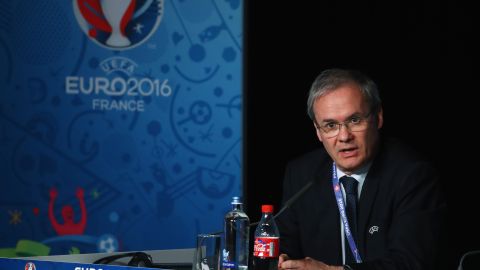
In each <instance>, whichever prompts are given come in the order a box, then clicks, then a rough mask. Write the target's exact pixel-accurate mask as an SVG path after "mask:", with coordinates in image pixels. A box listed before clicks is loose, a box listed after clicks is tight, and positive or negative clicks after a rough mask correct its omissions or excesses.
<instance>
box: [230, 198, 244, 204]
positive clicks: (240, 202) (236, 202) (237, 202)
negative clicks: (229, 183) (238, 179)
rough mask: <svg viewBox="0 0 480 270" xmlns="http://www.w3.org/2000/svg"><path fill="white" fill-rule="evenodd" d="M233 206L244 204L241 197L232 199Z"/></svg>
mask: <svg viewBox="0 0 480 270" xmlns="http://www.w3.org/2000/svg"><path fill="white" fill-rule="evenodd" d="M232 204H242V201H241V200H240V197H233V198H232Z"/></svg>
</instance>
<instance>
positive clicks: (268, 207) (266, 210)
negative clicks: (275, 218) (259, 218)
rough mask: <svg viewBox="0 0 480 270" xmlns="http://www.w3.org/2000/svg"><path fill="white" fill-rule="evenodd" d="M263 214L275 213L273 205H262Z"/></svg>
mask: <svg viewBox="0 0 480 270" xmlns="http://www.w3.org/2000/svg"><path fill="white" fill-rule="evenodd" d="M262 213H273V205H271V204H264V205H262Z"/></svg>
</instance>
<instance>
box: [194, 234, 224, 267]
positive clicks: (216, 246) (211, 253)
mask: <svg viewBox="0 0 480 270" xmlns="http://www.w3.org/2000/svg"><path fill="white" fill-rule="evenodd" d="M220 243H221V237H220V235H219V234H199V235H197V247H196V249H195V255H194V258H193V264H192V270H220Z"/></svg>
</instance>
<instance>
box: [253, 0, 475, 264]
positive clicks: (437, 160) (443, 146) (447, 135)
mask: <svg viewBox="0 0 480 270" xmlns="http://www.w3.org/2000/svg"><path fill="white" fill-rule="evenodd" d="M282 2H283V3H281V4H280V3H279V2H278V1H261V0H256V1H247V2H246V3H245V6H246V7H245V24H246V25H245V29H246V31H245V37H244V40H245V44H244V48H245V53H244V56H245V58H244V61H245V70H244V74H245V83H244V93H245V95H244V96H245V98H244V112H245V123H244V130H245V134H244V135H245V138H244V145H245V152H244V165H245V170H244V177H245V183H246V194H247V205H246V206H247V214H248V215H249V217H250V219H251V220H252V221H257V220H258V219H259V218H260V205H261V204H266V203H271V204H274V205H275V207H276V209H277V210H278V208H279V207H280V200H281V192H282V187H281V185H282V180H283V173H284V168H285V165H286V163H287V161H288V160H290V159H292V158H294V157H296V156H298V155H301V154H302V153H304V152H307V151H310V150H311V149H313V148H315V147H320V145H321V144H320V142H318V141H317V139H316V136H315V132H314V129H313V126H312V123H311V122H310V120H309V118H308V117H307V114H306V96H307V92H308V89H309V87H310V85H311V83H312V82H313V80H314V79H315V77H316V76H317V75H318V74H319V73H320V72H321V71H322V70H323V69H325V68H331V67H340V68H354V69H359V70H361V71H363V72H364V73H366V74H367V75H369V76H370V77H371V78H372V79H374V80H375V81H376V82H377V84H378V86H379V88H380V91H381V96H382V99H383V106H384V119H385V125H384V128H383V129H382V133H383V134H384V135H388V136H395V137H398V138H400V139H402V140H404V141H406V142H407V143H409V144H411V145H412V146H414V147H415V148H416V149H417V150H418V151H419V152H421V153H422V154H424V155H426V156H427V157H428V158H430V159H431V160H432V161H433V162H434V164H435V166H436V167H437V168H438V170H439V171H440V174H441V180H442V183H443V184H444V187H445V190H446V194H447V199H448V204H449V225H450V232H449V239H450V241H449V248H450V250H449V256H450V258H449V262H450V264H451V265H449V268H451V269H456V266H457V264H458V260H459V258H460V256H461V255H462V254H463V253H465V252H466V251H468V250H473V249H480V244H479V243H480V237H479V234H478V233H477V232H476V231H478V229H479V228H480V221H479V218H478V217H476V216H477V215H478V213H479V204H478V203H477V201H478V199H477V198H478V195H476V193H475V192H476V190H475V189H474V188H473V187H472V186H474V185H475V183H476V182H477V181H479V180H480V176H477V174H476V171H477V167H478V165H477V160H479V158H478V153H479V150H480V148H479V144H480V141H479V138H480V137H479V136H478V135H479V132H480V131H478V127H476V125H477V123H478V119H477V118H478V116H477V114H478V107H479V105H478V102H477V100H476V98H474V97H475V96H476V95H477V94H478V93H475V92H477V90H478V87H477V85H476V84H474V80H475V79H474V78H475V77H474V76H475V74H474V71H473V66H474V61H473V54H474V45H473V39H474V38H475V35H478V33H479V32H478V29H474V27H473V10H474V9H473V8H472V7H471V6H469V5H467V2H466V1H464V2H462V1H445V2H439V1H422V0H419V1H394V2H392V1H378V2H373V1H351V2H350V1H330V0H328V1H282ZM386 2H388V3H386Z"/></svg>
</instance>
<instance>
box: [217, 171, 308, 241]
mask: <svg viewBox="0 0 480 270" xmlns="http://www.w3.org/2000/svg"><path fill="white" fill-rule="evenodd" d="M313 182H314V180H312V181H310V182H308V183H307V184H306V185H305V186H303V187H302V188H301V189H300V190H299V191H297V193H295V194H294V195H293V196H292V197H291V198H290V199H288V200H287V201H286V202H285V204H284V205H283V207H282V209H280V211H278V212H277V214H275V215H274V216H273V219H276V218H277V217H278V216H279V215H280V214H281V213H283V212H284V211H285V210H287V208H289V207H290V206H292V204H293V203H294V202H295V201H296V200H298V198H300V196H302V195H303V193H305V192H306V191H307V190H308V189H309V188H310V187H311V186H312V185H313ZM258 223H260V221H257V222H253V223H250V227H253V226H257V225H258ZM221 233H223V231H218V232H212V233H210V234H221Z"/></svg>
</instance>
